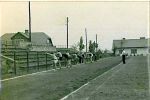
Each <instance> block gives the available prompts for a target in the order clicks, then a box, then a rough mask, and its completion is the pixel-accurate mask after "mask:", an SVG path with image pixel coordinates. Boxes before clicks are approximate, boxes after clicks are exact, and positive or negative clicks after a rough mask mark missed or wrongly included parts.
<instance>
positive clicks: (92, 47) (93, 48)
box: [89, 40, 95, 53]
mask: <svg viewBox="0 0 150 100" xmlns="http://www.w3.org/2000/svg"><path fill="white" fill-rule="evenodd" d="M94 45H95V43H94V42H93V43H92V40H90V41H89V52H91V53H94V52H95V46H94Z"/></svg>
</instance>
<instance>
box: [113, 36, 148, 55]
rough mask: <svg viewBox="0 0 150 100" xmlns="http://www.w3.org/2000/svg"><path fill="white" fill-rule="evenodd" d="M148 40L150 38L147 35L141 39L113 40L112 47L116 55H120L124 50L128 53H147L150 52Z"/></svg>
mask: <svg viewBox="0 0 150 100" xmlns="http://www.w3.org/2000/svg"><path fill="white" fill-rule="evenodd" d="M148 42H149V43H150V41H149V39H146V38H145V37H140V39H125V38H123V39H121V40H113V46H112V49H113V51H114V54H115V55H120V54H121V53H122V50H125V52H126V53H127V54H128V55H133V56H136V55H147V54H148V53H149V52H150V49H149V46H148Z"/></svg>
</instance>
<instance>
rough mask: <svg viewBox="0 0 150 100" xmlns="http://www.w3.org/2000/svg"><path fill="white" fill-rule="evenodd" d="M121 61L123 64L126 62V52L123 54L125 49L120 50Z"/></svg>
mask: <svg viewBox="0 0 150 100" xmlns="http://www.w3.org/2000/svg"><path fill="white" fill-rule="evenodd" d="M122 62H123V64H125V63H126V54H125V51H123V52H122Z"/></svg>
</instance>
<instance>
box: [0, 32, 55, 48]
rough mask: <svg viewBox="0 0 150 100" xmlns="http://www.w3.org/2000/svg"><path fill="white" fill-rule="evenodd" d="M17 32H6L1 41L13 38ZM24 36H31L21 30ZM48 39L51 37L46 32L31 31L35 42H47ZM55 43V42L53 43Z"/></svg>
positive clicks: (32, 40) (32, 39) (40, 43)
mask: <svg viewBox="0 0 150 100" xmlns="http://www.w3.org/2000/svg"><path fill="white" fill-rule="evenodd" d="M16 34H17V33H6V34H4V35H2V36H1V41H11V38H12V37H13V36H14V35H16ZM20 34H22V35H23V36H25V37H27V38H29V36H28V35H27V34H25V33H23V32H20ZM47 39H51V38H50V37H49V36H48V35H46V34H45V33H44V32H32V33H31V42H32V43H35V44H39V45H42V44H46V43H47ZM52 45H53V43H52Z"/></svg>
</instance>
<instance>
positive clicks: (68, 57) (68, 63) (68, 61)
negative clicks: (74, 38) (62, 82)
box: [66, 52, 72, 67]
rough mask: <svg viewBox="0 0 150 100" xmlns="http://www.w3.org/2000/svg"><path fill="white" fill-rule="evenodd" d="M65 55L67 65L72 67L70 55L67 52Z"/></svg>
mask: <svg viewBox="0 0 150 100" xmlns="http://www.w3.org/2000/svg"><path fill="white" fill-rule="evenodd" d="M66 55H67V67H69V66H70V67H72V64H71V56H70V54H69V53H68V52H67V53H66Z"/></svg>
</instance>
